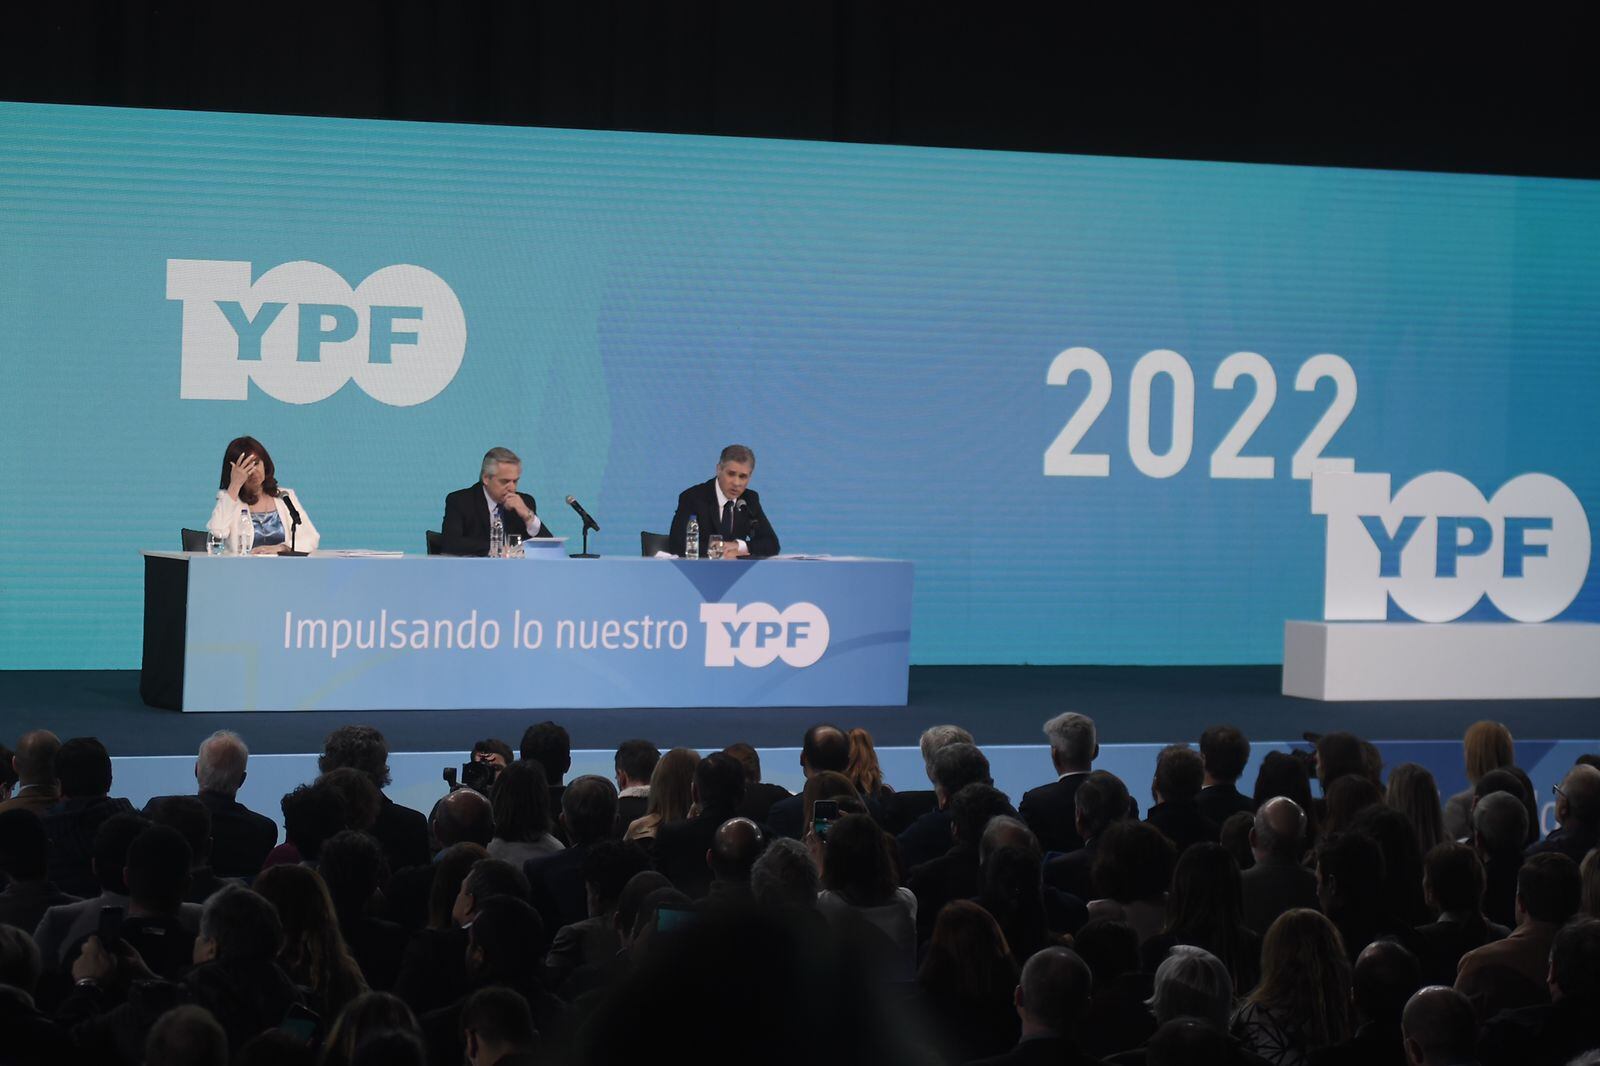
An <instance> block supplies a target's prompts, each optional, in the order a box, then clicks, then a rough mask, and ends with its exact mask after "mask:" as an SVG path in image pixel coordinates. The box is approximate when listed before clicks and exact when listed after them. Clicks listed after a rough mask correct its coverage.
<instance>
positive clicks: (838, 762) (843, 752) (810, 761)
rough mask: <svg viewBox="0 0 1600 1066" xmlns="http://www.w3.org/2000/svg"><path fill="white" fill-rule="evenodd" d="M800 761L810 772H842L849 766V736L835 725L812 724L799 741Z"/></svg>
mask: <svg viewBox="0 0 1600 1066" xmlns="http://www.w3.org/2000/svg"><path fill="white" fill-rule="evenodd" d="M800 761H801V762H803V763H804V764H805V765H806V768H807V769H809V770H810V771H811V772H812V773H816V772H817V771H819V770H832V771H833V772H834V773H839V774H842V773H844V772H845V771H846V770H848V769H849V768H850V737H849V736H848V735H847V734H846V733H845V731H844V730H842V729H840V728H839V727H838V726H836V725H828V724H827V723H821V724H818V725H814V726H812V727H811V728H810V729H807V730H806V735H805V739H804V740H802V741H801V742H800Z"/></svg>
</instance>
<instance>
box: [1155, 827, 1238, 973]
mask: <svg viewBox="0 0 1600 1066" xmlns="http://www.w3.org/2000/svg"><path fill="white" fill-rule="evenodd" d="M1243 922H1244V892H1243V889H1242V887H1241V885H1240V881H1239V866H1238V864H1237V863H1235V862H1234V861H1233V856H1232V855H1229V854H1228V851H1227V849H1226V848H1224V847H1223V846H1222V845H1221V844H1210V843H1201V844H1192V845H1190V846H1189V847H1188V848H1186V849H1184V851H1183V854H1181V855H1179V856H1178V863H1177V865H1176V866H1175V867H1174V868H1173V871H1172V890H1171V891H1170V892H1169V893H1168V894H1167V929H1168V930H1170V931H1173V932H1182V933H1189V934H1191V935H1192V934H1203V935H1206V936H1207V939H1208V941H1209V940H1212V939H1221V938H1227V937H1229V936H1231V935H1232V931H1233V930H1235V929H1237V928H1239V926H1240V925H1241V924H1243ZM1228 961H1229V962H1236V960H1232V959H1230V960H1228Z"/></svg>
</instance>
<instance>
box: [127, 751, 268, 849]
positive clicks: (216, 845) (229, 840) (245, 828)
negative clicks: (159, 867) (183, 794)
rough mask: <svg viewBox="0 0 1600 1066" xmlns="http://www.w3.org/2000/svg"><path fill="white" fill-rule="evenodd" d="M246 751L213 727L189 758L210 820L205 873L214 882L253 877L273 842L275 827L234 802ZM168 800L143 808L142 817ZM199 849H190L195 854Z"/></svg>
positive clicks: (247, 757)
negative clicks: (207, 864) (208, 851)
mask: <svg viewBox="0 0 1600 1066" xmlns="http://www.w3.org/2000/svg"><path fill="white" fill-rule="evenodd" d="M249 762H250V749H249V748H247V747H245V743H244V741H243V740H242V739H241V738H240V736H239V734H237V733H233V732H229V731H228V730H226V729H219V730H218V731H217V732H215V733H213V734H211V735H210V736H209V737H207V738H206V739H205V740H203V741H201V743H200V753H199V754H198V755H197V756H196V757H195V760H194V780H195V784H196V785H197V786H198V787H199V797H198V798H199V800H200V802H201V804H203V805H204V806H205V809H206V813H207V814H209V815H210V817H211V859H210V866H211V873H212V875H213V876H215V877H217V878H223V879H225V878H230V877H241V878H246V879H248V878H251V877H254V876H255V875H256V874H257V873H258V872H259V871H260V869H261V867H262V866H263V865H264V864H265V863H266V860H267V853H268V852H270V851H271V850H272V848H273V846H274V845H275V844H277V842H278V824H277V823H276V822H274V821H273V820H272V819H271V818H268V817H266V816H265V815H261V814H257V813H256V812H255V811H252V810H250V809H249V808H248V807H246V806H245V805H244V804H242V803H240V802H239V801H238V799H237V798H236V797H237V796H238V794H239V789H240V788H241V787H243V786H244V779H245V777H246V776H247V769H246V768H247V767H248V766H249ZM166 798H168V797H164V796H158V797H157V798H155V799H153V800H151V801H150V802H149V803H147V804H145V808H144V810H145V814H147V815H148V814H151V812H152V809H153V808H154V806H155V805H156V804H157V803H159V802H161V801H162V800H164V799H166ZM198 850H199V849H196V851H197V852H198Z"/></svg>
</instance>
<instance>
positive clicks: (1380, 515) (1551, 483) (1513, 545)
mask: <svg viewBox="0 0 1600 1066" xmlns="http://www.w3.org/2000/svg"><path fill="white" fill-rule="evenodd" d="M1311 513H1312V514H1320V515H1326V516H1327V518H1328V549H1327V571H1326V582H1325V587H1324V608H1323V616H1324V617H1325V618H1327V619H1329V620H1352V619H1378V620H1381V619H1383V618H1385V617H1386V616H1387V614H1388V603H1387V598H1388V597H1393V599H1394V602H1395V604H1396V605H1398V606H1399V607H1400V609H1401V610H1403V611H1405V612H1406V613H1407V614H1408V615H1410V616H1411V617H1412V618H1415V619H1417V620H1418V621H1422V622H1448V621H1450V620H1452V619H1455V618H1459V617H1461V616H1462V615H1463V614H1465V613H1466V612H1467V611H1469V610H1471V609H1472V607H1473V605H1474V604H1476V603H1477V602H1478V600H1479V599H1480V598H1482V597H1483V596H1484V595H1487V596H1488V597H1489V599H1490V601H1491V602H1493V603H1494V605H1495V606H1496V607H1498V608H1499V609H1500V611H1501V613H1503V614H1505V615H1506V616H1507V617H1508V618H1512V619H1515V620H1516V621H1519V622H1544V621H1547V620H1549V619H1551V618H1554V617H1555V616H1556V615H1558V614H1560V613H1561V612H1562V611H1564V610H1566V608H1567V605H1568V604H1570V603H1571V602H1572V601H1573V599H1574V598H1575V597H1576V596H1577V595H1578V591H1579V590H1580V589H1581V588H1582V587H1583V582H1584V579H1585V578H1586V577H1587V576H1588V573H1589V518H1588V516H1587V515H1586V514H1585V513H1584V510H1583V504H1582V502H1581V501H1579V499H1578V497H1577V496H1576V495H1575V494H1574V493H1573V491H1572V490H1571V489H1569V488H1568V487H1567V486H1566V485H1565V484H1563V483H1562V482H1560V481H1558V480H1556V479H1555V478H1553V477H1550V476H1549V475H1547V474H1523V475H1522V476H1520V477H1515V478H1512V479H1511V480H1510V481H1508V482H1506V483H1505V484H1504V485H1502V486H1500V490H1499V491H1498V492H1496V493H1495V494H1494V497H1493V498H1492V499H1488V500H1486V499H1484V497H1483V493H1481V492H1479V491H1478V489H1477V488H1476V486H1474V485H1473V484H1472V482H1470V481H1468V480H1467V479H1466V478H1464V477H1461V476H1460V475H1459V474H1451V473H1446V472H1443V471H1435V472H1433V473H1429V474H1423V475H1422V476H1420V477H1417V478H1414V479H1413V480H1411V481H1410V482H1407V483H1406V485H1405V487H1404V488H1402V489H1401V490H1400V491H1399V492H1397V493H1395V495H1394V498H1393V499H1392V500H1391V499H1390V498H1389V475H1388V474H1356V473H1327V474H1315V475H1313V477H1312V479H1311Z"/></svg>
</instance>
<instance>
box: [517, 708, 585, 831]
mask: <svg viewBox="0 0 1600 1066" xmlns="http://www.w3.org/2000/svg"><path fill="white" fill-rule="evenodd" d="M518 754H519V755H520V756H521V758H522V761H523V762H536V763H538V764H539V768H540V769H542V770H543V771H544V778H545V781H546V782H547V783H548V784H549V787H550V809H551V810H553V811H558V810H560V809H561V793H562V792H563V791H565V790H566V787H567V786H566V780H567V772H568V771H569V770H571V769H572V737H571V736H570V735H569V734H568V733H567V730H566V727H565V726H561V725H557V724H556V723H555V722H549V721H545V722H539V723H538V724H536V725H530V726H529V727H528V728H527V729H525V730H523V733H522V749H521V751H520V752H519V753H518ZM562 843H563V844H565V843H566V841H565V840H563V841H562Z"/></svg>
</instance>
